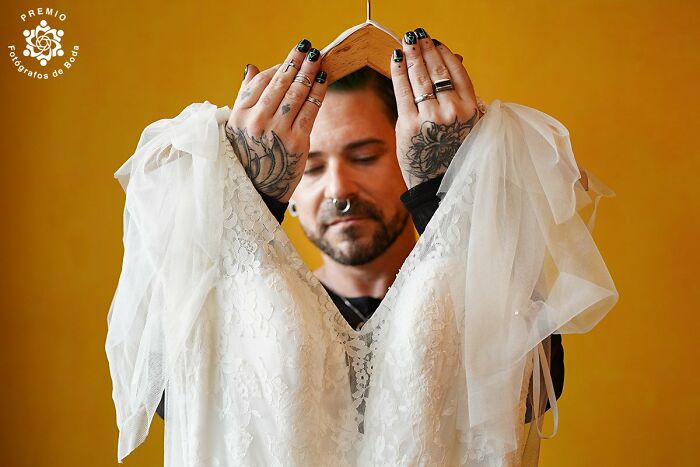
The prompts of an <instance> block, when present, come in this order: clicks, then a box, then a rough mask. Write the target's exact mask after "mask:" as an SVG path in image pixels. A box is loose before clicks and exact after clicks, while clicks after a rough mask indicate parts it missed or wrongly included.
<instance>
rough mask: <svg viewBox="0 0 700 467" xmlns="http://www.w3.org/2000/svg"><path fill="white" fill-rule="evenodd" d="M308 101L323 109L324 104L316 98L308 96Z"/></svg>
mask: <svg viewBox="0 0 700 467" xmlns="http://www.w3.org/2000/svg"><path fill="white" fill-rule="evenodd" d="M306 100H307V101H309V102H311V103H312V104H314V105H315V106H316V107H318V108H319V109H320V108H321V104H322V102H321V101H320V100H318V99H316V98H315V97H314V96H308V97H307V98H306Z"/></svg>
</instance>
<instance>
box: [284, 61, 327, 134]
mask: <svg viewBox="0 0 700 467" xmlns="http://www.w3.org/2000/svg"><path fill="white" fill-rule="evenodd" d="M327 78H328V74H327V73H326V72H325V71H319V72H318V73H317V74H316V77H315V78H314V84H313V86H312V87H311V91H310V92H309V95H308V96H307V97H306V98H305V99H304V101H303V102H302V105H301V109H299V112H298V113H297V115H296V118H294V122H293V123H292V132H294V133H304V134H311V128H312V127H313V125H314V121H316V116H317V115H318V111H319V110H320V109H321V106H320V105H319V104H318V102H323V99H324V98H325V97H326V91H327V90H328V82H327ZM314 100H315V101H317V103H314V102H313V101H314Z"/></svg>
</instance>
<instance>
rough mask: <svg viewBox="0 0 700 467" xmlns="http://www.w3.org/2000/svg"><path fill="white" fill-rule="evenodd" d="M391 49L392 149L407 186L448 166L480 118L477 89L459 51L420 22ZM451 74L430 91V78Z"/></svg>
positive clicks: (430, 177)
mask: <svg viewBox="0 0 700 467" xmlns="http://www.w3.org/2000/svg"><path fill="white" fill-rule="evenodd" d="M402 44H403V51H401V50H400V49H397V50H395V51H394V55H393V57H392V64H391V75H392V81H393V84H394V93H395V95H396V103H397V107H398V114H399V118H398V120H397V121H396V151H397V157H398V159H399V166H400V167H401V172H402V173H403V177H404V181H405V182H406V186H407V187H408V188H412V187H414V186H415V185H418V184H419V183H422V182H424V181H426V180H430V179H432V178H435V177H437V176H439V175H440V174H442V173H444V172H446V171H447V168H448V167H449V165H450V162H451V161H452V159H453V158H454V155H455V153H456V152H457V149H459V147H460V146H461V144H462V142H463V141H464V139H465V138H466V137H467V135H468V134H469V132H470V131H471V129H472V127H473V126H474V125H475V124H476V122H477V121H478V119H479V118H480V112H479V110H478V108H477V102H476V94H475V93H474V87H473V86H472V82H471V80H470V79H469V75H468V74H467V70H466V69H465V68H464V66H462V60H461V57H460V56H459V55H455V54H453V53H452V52H451V51H450V49H448V48H447V46H445V45H443V44H441V43H440V42H439V41H437V40H433V39H431V38H430V37H429V36H428V34H427V33H426V32H425V30H423V29H422V28H418V29H416V30H415V31H409V32H407V33H406V34H405V35H404V38H403V41H402ZM442 79H449V80H452V85H453V86H454V89H452V90H444V91H441V92H438V93H435V98H434V99H427V100H423V101H422V102H419V103H417V104H416V103H415V101H414V99H415V98H416V97H419V96H422V95H424V94H430V93H433V92H434V91H433V83H434V82H436V81H438V80H442Z"/></svg>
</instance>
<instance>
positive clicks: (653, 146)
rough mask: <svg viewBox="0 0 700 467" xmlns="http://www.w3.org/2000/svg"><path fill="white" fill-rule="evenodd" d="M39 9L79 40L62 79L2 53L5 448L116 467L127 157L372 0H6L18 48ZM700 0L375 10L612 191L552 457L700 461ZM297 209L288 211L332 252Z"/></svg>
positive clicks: (42, 461)
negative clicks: (112, 320) (560, 145)
mask: <svg viewBox="0 0 700 467" xmlns="http://www.w3.org/2000/svg"><path fill="white" fill-rule="evenodd" d="M38 7H44V8H45V7H52V8H56V9H57V10H59V11H60V12H61V13H64V14H66V15H67V16H66V18H65V21H61V24H62V27H63V28H64V31H65V35H64V37H63V42H64V44H65V45H64V47H68V46H69V47H70V48H69V49H66V50H67V51H69V52H70V51H72V50H73V49H72V46H73V45H74V44H78V45H79V51H78V56H77V58H76V59H75V61H74V62H73V64H72V66H71V68H70V69H66V70H65V73H64V74H63V75H61V76H58V77H56V78H53V77H51V78H50V79H48V80H43V79H42V80H39V79H37V78H31V77H28V76H26V75H22V74H21V73H19V72H18V71H17V68H16V67H15V65H14V64H13V60H12V57H10V52H11V50H10V49H9V48H4V56H3V58H2V60H0V77H1V79H2V88H1V89H2V90H1V92H2V102H3V105H2V130H3V134H4V137H3V138H2V146H3V151H2V155H1V157H0V164H1V165H0V186H2V196H1V197H0V203H1V204H0V205H1V207H2V211H0V212H1V213H2V218H3V219H4V221H3V228H2V230H1V231H2V241H1V242H0V245H2V258H3V268H2V280H1V281H0V293H1V294H2V298H3V305H2V313H1V315H0V316H1V320H2V322H1V326H0V333H1V336H0V342H2V352H0V363H1V367H0V370H1V371H0V374H2V376H3V381H2V384H0V400H1V401H2V407H3V410H2V422H0V443H1V445H0V447H1V448H2V449H1V450H0V465H3V466H111V465H115V464H116V446H117V445H116V443H117V430H116V425H115V414H114V408H113V405H112V400H111V381H110V378H109V372H108V366H107V360H106V357H105V353H104V341H105V336H106V331H107V327H106V315H107V311H108V308H109V304H110V301H111V298H112V294H113V292H114V288H115V286H116V283H117V278H118V276H119V272H120V267H121V258H122V243H121V235H122V209H123V203H124V196H123V192H122V191H121V188H120V186H119V184H118V183H117V181H116V180H114V179H113V173H114V172H115V171H116V169H117V168H118V167H119V166H120V165H121V164H122V163H123V162H124V161H125V160H126V159H127V158H128V157H129V156H130V155H131V154H132V152H133V150H134V148H135V146H136V143H137V141H138V138H139V135H140V133H141V131H142V129H143V128H144V127H145V126H146V125H148V124H149V123H151V122H153V121H154V120H157V119H160V118H164V117H173V116H175V115H177V114H178V113H179V112H180V110H181V109H183V108H184V107H185V106H187V105H188V104H190V103H192V102H202V101H204V100H208V101H210V102H212V103H215V104H217V105H226V104H228V105H230V104H231V103H232V101H233V98H234V95H235V93H236V91H237V89H238V86H239V83H240V80H241V76H242V71H243V66H244V65H245V64H246V63H247V62H252V63H255V64H257V65H258V66H260V67H261V68H266V67H269V66H271V65H273V64H275V63H277V62H280V61H282V59H283V58H284V56H285V55H286V53H287V51H288V50H289V49H290V48H291V47H292V46H293V45H294V44H296V42H297V41H298V40H299V39H301V38H302V37H306V38H308V39H310V40H311V41H312V42H313V44H314V45H316V46H324V45H325V44H327V43H328V42H330V41H331V40H332V39H333V38H335V36H336V35H337V34H339V33H340V32H342V31H343V30H344V29H346V28H347V27H350V26H352V25H354V24H356V23H358V22H361V21H363V20H364V15H365V6H364V2H363V1H362V0H353V1H318V0H309V1H306V2H289V1H285V2H282V1H275V2H255V1H247V2H241V1H229V2H224V1H219V2H215V1H211V0H198V1H196V2H195V1H188V2H165V1H150V2H145V1H140V2H136V1H129V2H88V1H78V0H61V1H55V2H51V1H49V2H44V1H41V2H38V1H37V2H34V1H29V2H25V1H19V2H5V3H3V4H2V7H0V25H1V28H0V37H1V38H2V45H3V46H4V47H5V46H8V45H10V44H19V45H22V41H23V37H22V31H23V29H25V28H26V27H27V26H26V24H23V22H22V21H21V17H20V15H22V14H26V13H27V11H28V10H30V9H36V8H38ZM698 10H699V9H698V3H697V2H693V1H685V2H682V1H675V0H663V1H652V0H635V1H631V0H617V1H613V0H609V1H598V0H589V1H583V0H578V1H573V0H570V1H558V2H553V1H542V0H529V1H485V0H472V1H465V0H441V1H435V2H427V1H409V0H406V1H395V0H392V1H389V0H384V1H380V0H375V2H374V6H373V18H374V19H375V20H377V21H379V22H380V23H382V24H384V25H385V26H387V27H389V28H391V29H392V30H394V31H395V32H396V33H397V34H399V35H401V34H403V32H405V31H406V30H408V29H414V28H416V27H418V26H422V27H424V28H425V29H426V30H427V31H428V32H429V33H430V34H431V35H432V36H433V37H436V38H438V39H440V40H441V41H442V42H444V43H445V44H447V45H448V46H450V47H451V48H452V49H453V50H454V51H456V52H458V53H460V54H462V55H463V56H464V63H465V65H466V66H467V69H468V71H469V73H470V74H471V76H472V80H473V82H474V84H475V87H476V89H477V93H478V94H479V95H480V96H481V97H482V98H484V100H486V101H487V102H490V101H491V100H493V99H496V98H498V99H501V100H504V101H511V102H518V103H521V104H524V105H528V106H532V107H536V108H538V109H540V110H542V111H544V112H546V113H548V114H550V115H552V116H554V117H555V118H557V119H558V120H560V121H561V122H562V123H564V124H565V125H566V126H567V127H568V129H569V130H570V132H571V135H572V142H573V147H574V151H575V154H576V157H577V160H578V161H579V163H580V164H581V165H582V166H583V167H585V168H587V169H588V170H590V171H591V172H592V173H594V174H595V175H596V176H598V177H599V178H600V179H602V180H603V181H604V182H605V183H607V184H608V185H610V186H611V187H612V188H613V189H614V190H615V191H616V192H617V195H618V196H617V198H614V199H612V200H607V199H604V200H603V201H602V202H601V206H600V213H599V220H598V222H597V226H596V230H595V232H594V234H595V238H596V239H597V242H598V245H599V248H600V250H601V252H602V254H603V256H604V258H605V260H606V262H607V264H608V267H609V269H610V271H611V274H612V276H613V278H614V279H615V282H616V285H617V287H618V289H619V292H620V295H621V299H620V301H619V303H618V305H617V306H616V307H615V308H614V309H613V311H612V312H611V313H610V314H609V315H608V317H607V318H606V319H605V320H604V321H603V322H602V323H601V324H600V325H599V326H598V327H597V328H596V329H595V330H593V331H592V332H591V333H590V334H588V335H577V336H564V347H565V355H566V382H565V387H564V393H563V395H562V397H561V399H560V400H559V408H560V411H561V414H560V424H559V433H558V435H557V436H556V437H555V438H554V439H552V440H544V441H543V447H542V456H541V458H542V461H541V465H543V466H567V467H578V466H657V465H659V466H661V465H663V466H686V465H697V460H696V452H697V440H696V434H697V430H696V429H695V428H696V427H697V423H698V422H697V420H698V418H699V417H700V410H699V408H700V403H699V400H700V398H699V397H698V372H697V365H696V355H697V352H696V339H697V338H696V337H693V336H695V335H696V333H695V330H697V328H698V327H699V326H700V318H698V295H699V294H698V291H699V290H700V287H698V285H697V283H696V282H695V280H693V279H694V278H695V277H694V275H693V272H694V271H695V270H696V268H697V264H698V260H700V257H699V255H698V248H697V245H698V237H699V236H700V228H699V225H698V213H699V212H700V211H699V210H698V200H699V199H700V195H699V194H698V189H697V182H696V180H697V174H698V168H699V167H698V165H699V164H698V162H699V161H700V157H699V154H698V146H697V143H696V141H695V137H696V136H697V134H698V131H699V130H700V128H698V108H699V104H700V102H698V92H697V85H698V82H699V78H700V76H698V71H699V69H700V57H699V52H698V51H699V48H698V45H700V43H699V40H698V39H700V38H699V37H698ZM36 19H40V18H39V17H37V18H34V19H32V21H33V22H36ZM48 19H49V20H51V21H50V23H52V24H53V23H54V22H55V21H56V18H51V17H50V18H48ZM58 21H60V20H58ZM22 48H23V46H22V47H20V48H18V50H19V51H21V50H22ZM319 48H320V47H319ZM69 57H70V55H69V54H68V53H66V55H65V56H64V57H62V59H63V60H62V61H66V59H68V58H69ZM19 58H20V59H21V60H22V61H23V62H24V63H31V61H30V59H29V58H28V57H19ZM387 59H388V57H387ZM52 63H53V62H52ZM32 67H33V68H35V69H36V68H39V67H37V66H36V64H35V63H34V64H32ZM47 68H50V67H47ZM294 222H295V219H293V218H290V217H288V219H287V221H285V224H286V225H285V228H286V229H287V231H288V232H289V233H290V235H292V236H293V237H294V240H295V242H296V244H297V245H299V248H300V249H302V250H303V253H304V254H305V255H306V256H305V257H306V258H307V259H308V261H309V263H310V265H312V266H315V265H317V264H318V257H317V256H315V255H313V254H312V253H310V249H309V248H308V244H305V243H304V241H303V240H302V239H301V238H300V230H299V228H298V226H296V225H295V224H294ZM548 417H551V415H548ZM550 423H551V420H548V423H547V428H549V427H551V424H550ZM162 452H163V423H162V422H161V421H160V420H159V419H156V420H155V421H154V423H153V425H152V429H151V435H150V437H149V438H148V440H147V441H146V442H145V444H144V445H142V446H141V447H140V448H139V449H138V450H137V451H136V452H135V453H133V454H132V455H131V456H130V457H128V458H127V460H126V464H125V465H128V466H131V467H137V466H155V465H162V461H163V454H162Z"/></svg>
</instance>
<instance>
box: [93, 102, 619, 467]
mask: <svg viewBox="0 0 700 467" xmlns="http://www.w3.org/2000/svg"><path fill="white" fill-rule="evenodd" d="M229 113H230V109H229V108H228V107H222V108H217V107H216V106H214V105H212V104H211V103H209V102H206V101H205V102H204V103H196V104H192V105H190V106H188V107H187V108H185V109H184V110H183V111H182V113H181V114H180V115H178V116H177V117H175V118H173V119H164V120H159V121H157V122H155V123H153V124H151V125H149V126H148V127H147V128H146V129H145V130H144V132H143V134H142V136H141V139H140V141H139V143H138V146H137V149H136V151H135V153H134V154H133V156H132V157H131V158H130V159H129V160H127V161H126V163H125V164H124V165H123V166H122V167H121V168H119V170H118V171H117V172H116V174H115V176H116V177H117V178H118V179H119V181H120V183H121V184H122V186H123V188H124V190H125V192H126V205H125V210H124V238H123V240H124V261H123V265H122V272H121V276H120V278H119V283H118V286H117V290H116V293H115V295H114V299H113V301H112V304H111V308H110V312H109V315H108V322H109V331H108V336H107V342H106V351H107V356H108V360H109V365H110V371H111V375H112V380H113V388H114V389H113V398H114V402H115V406H116V412H117V424H118V427H119V430H120V434H119V446H118V460H119V461H120V462H121V461H122V459H123V458H124V457H125V456H127V455H128V454H129V453H130V452H131V451H132V450H133V449H134V448H136V447H137V446H138V445H139V444H140V443H141V442H142V441H143V440H144V439H145V437H146V436H147V434H148V429H149V425H150V423H151V420H152V418H153V415H154V412H155V410H156V407H157V405H158V403H159V401H160V398H161V394H162V393H163V390H165V391H166V392H167V397H166V409H165V413H166V419H167V423H166V426H165V464H166V465H167V466H169V467H175V466H188V467H191V466H333V467H335V466H379V465H381V466H460V465H465V466H478V467H487V466H488V467H495V466H506V465H521V463H522V460H523V459H524V457H525V456H526V454H525V453H524V449H525V444H526V443H525V438H526V436H525V429H524V428H525V425H524V423H523V420H524V411H525V395H526V394H527V392H528V391H527V389H528V387H527V383H528V381H529V378H530V375H531V374H532V373H531V372H532V371H533V367H534V371H535V372H536V373H535V374H537V375H539V374H540V364H544V365H543V367H544V368H542V372H543V373H544V374H546V375H548V374H549V371H548V370H547V368H546V356H545V355H544V352H542V347H541V346H540V345H539V344H540V343H541V342H542V341H543V340H544V339H545V338H546V337H547V336H549V335H550V334H552V333H555V332H559V333H583V332H586V331H588V330H589V329H591V328H592V327H593V326H594V325H595V324H596V323H597V322H598V321H599V320H600V319H602V318H603V316H604V315H605V314H606V313H607V312H608V311H609V310H610V309H611V308H612V306H613V305H614V304H615V302H616V301H617V298H618V294H617V291H616V289H615V286H614V284H613V281H612V279H611V277H610V275H609V273H608V270H607V268H606V266H605V263H604V262H603V259H602V258H601V255H600V253H599V252H598V250H597V248H596V245H595V243H594V241H593V239H592V237H591V233H590V230H591V229H592V226H593V220H594V215H595V209H590V208H594V207H596V206H597V203H598V200H599V199H600V197H601V196H613V195H614V193H613V192H612V191H610V189H609V188H607V187H606V186H605V185H604V184H602V183H601V182H600V181H599V180H597V179H596V178H595V177H594V176H592V175H591V174H589V184H590V191H589V192H586V191H584V190H583V188H582V187H581V185H580V183H577V180H578V179H579V176H580V174H579V171H578V169H577V166H576V163H575V160H574V157H573V153H572V150H571V146H570V141H569V135H568V131H567V130H566V128H565V127H564V126H563V125H561V123H559V122H558V121H556V120H555V119H553V118H552V117H549V116H548V115H546V114H544V113H541V112H539V111H537V110H534V109H531V108H528V107H524V106H521V105H518V104H512V103H502V102H500V101H498V100H496V101H494V102H492V103H491V104H490V105H489V106H488V111H487V113H486V114H485V116H484V117H483V118H482V119H481V120H480V121H479V122H478V124H477V125H476V126H475V127H474V129H473V130H472V132H471V133H470V135H469V136H468V137H467V139H466V140H465V141H464V143H463V144H462V146H461V147H460V148H459V151H458V152H457V154H456V156H455V158H454V160H453V162H452V164H451V165H450V167H449V170H448V171H447V173H446V174H445V177H444V178H443V181H442V184H441V186H440V189H439V195H440V196H441V197H442V201H441V203H440V206H439V208H438V209H437V211H436V212H435V214H434V216H433V217H432V219H431V221H430V223H429V224H428V226H427V228H426V230H425V232H424V233H423V235H422V236H421V237H420V239H419V240H418V243H417V244H416V245H415V248H414V249H413V251H412V252H411V254H410V255H409V257H408V258H407V259H406V262H405V263H404V265H403V266H402V268H401V270H400V272H399V274H398V275H397V276H396V280H395V282H394V283H393V285H392V286H391V288H390V289H389V291H388V293H387V294H386V296H385V298H384V299H383V301H382V303H381V304H380V305H379V307H378V308H377V310H376V312H375V313H374V315H373V316H372V317H371V319H370V320H369V321H368V322H367V323H366V324H365V326H363V327H362V329H361V330H359V331H356V330H353V329H352V328H351V327H350V326H349V325H348V324H347V323H346V322H345V320H344V319H343V317H342V315H341V314H340V312H339V311H338V310H337V308H336V307H335V306H334V304H333V302H332V301H331V299H330V298H329V296H328V295H327V293H326V291H325V290H324V288H323V286H322V285H321V284H320V283H319V281H318V280H317V279H316V278H315V276H314V275H313V274H312V273H311V272H310V271H309V269H308V268H307V267H306V265H305V264H304V262H303V261H302V259H301V258H300V256H299V254H298V253H297V251H296V250H295V248H294V247H293V245H292V244H291V243H290V241H289V238H288V237H287V235H286V233H285V232H284V230H283V229H282V228H281V227H280V225H279V223H278V222H277V221H276V220H275V219H274V217H273V216H272V214H271V213H270V212H269V210H268V209H267V208H266V206H265V204H264V203H263V201H262V199H261V198H260V196H259V194H258V193H257V191H256V190H255V188H254V186H253V185H252V183H251V181H250V180H249V178H248V177H247V176H246V173H245V171H244V169H243V167H242V166H241V164H240V162H239V160H238V159H237V157H236V156H235V155H234V153H233V151H232V148H231V146H230V143H228V141H227V139H226V137H225V135H224V131H223V125H224V123H225V121H226V120H227V119H228V116H229ZM591 194H593V195H594V196H593V199H592V198H591ZM584 210H588V211H591V212H592V213H591V214H589V216H590V218H589V219H587V218H588V217H589V216H583V215H582V214H581V212H583V211H584ZM543 357H545V358H543ZM539 381H540V378H539V377H536V378H534V383H535V384H534V392H535V399H536V400H535V408H536V410H535V412H536V413H541V412H542V411H543V410H542V405H543V404H542V398H541V397H540V396H539V393H540V388H539ZM544 381H545V384H546V388H545V389H546V394H545V396H547V395H548V396H549V399H550V403H552V406H553V412H554V415H556V412H555V411H556V400H555V399H554V397H553V389H552V387H551V381H550V380H548V378H545V380H544ZM543 394H544V392H543ZM545 400H546V398H545ZM533 425H534V424H533ZM536 435H537V434H536V433H535V436H536ZM537 441H539V439H538V440H537Z"/></svg>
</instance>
